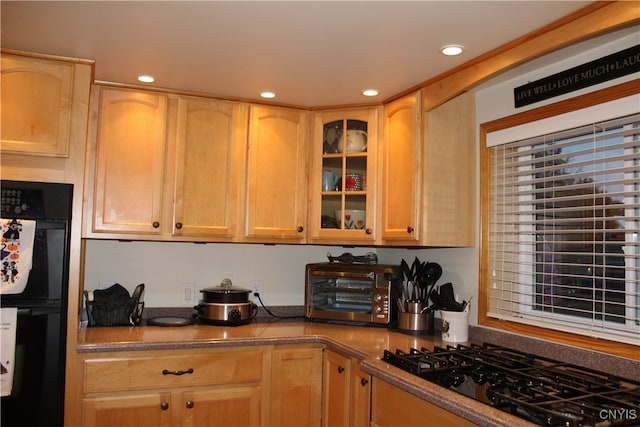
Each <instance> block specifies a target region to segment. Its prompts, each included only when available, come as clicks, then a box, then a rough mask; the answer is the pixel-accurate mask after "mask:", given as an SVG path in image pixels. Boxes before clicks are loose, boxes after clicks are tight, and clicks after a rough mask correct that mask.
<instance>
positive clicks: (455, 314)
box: [440, 310, 469, 343]
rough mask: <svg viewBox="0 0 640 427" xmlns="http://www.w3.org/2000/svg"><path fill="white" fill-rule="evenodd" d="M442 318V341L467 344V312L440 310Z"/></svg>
mask: <svg viewBox="0 0 640 427" xmlns="http://www.w3.org/2000/svg"><path fill="white" fill-rule="evenodd" d="M440 316H441V317H442V326H441V332H442V341H447V342H454V343H459V342H467V341H469V312H468V311H446V310H440Z"/></svg>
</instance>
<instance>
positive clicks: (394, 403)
mask: <svg viewBox="0 0 640 427" xmlns="http://www.w3.org/2000/svg"><path fill="white" fill-rule="evenodd" d="M371 425H372V426H379V427H395V426H424V425H429V426H442V427H471V426H475V425H476V424H474V423H472V422H470V421H467V420H466V419H464V418H462V417H460V416H458V415H456V414H454V413H452V412H449V411H447V410H445V409H442V408H440V407H439V406H436V405H434V404H433V403H431V402H427V401H426V400H422V399H420V398H419V397H417V396H414V395H413V394H411V393H409V392H406V391H404V390H401V389H399V388H398V387H395V386H392V385H391V384H389V383H387V382H384V381H382V380H378V379H377V378H374V379H373V385H372V398H371Z"/></svg>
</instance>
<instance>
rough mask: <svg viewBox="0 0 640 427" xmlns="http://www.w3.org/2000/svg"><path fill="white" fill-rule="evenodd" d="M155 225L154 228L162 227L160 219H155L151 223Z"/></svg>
mask: <svg viewBox="0 0 640 427" xmlns="http://www.w3.org/2000/svg"><path fill="white" fill-rule="evenodd" d="M151 225H152V226H153V228H160V223H159V222H158V221H153V224H151Z"/></svg>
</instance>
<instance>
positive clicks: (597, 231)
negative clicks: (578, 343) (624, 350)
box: [484, 96, 640, 345]
mask: <svg viewBox="0 0 640 427" xmlns="http://www.w3.org/2000/svg"><path fill="white" fill-rule="evenodd" d="M638 99H639V98H638V97H637V96H635V97H632V99H631V102H632V103H634V102H635V104H636V105H640V101H639V100H638ZM626 101H629V100H628V99H627V100H626ZM628 105H630V104H628V102H627V103H626V104H625V103H624V102H622V104H620V103H617V104H616V103H608V104H601V105H598V106H595V108H591V109H590V112H586V111H574V112H573V113H575V114H572V115H571V116H570V117H569V116H563V117H561V118H560V117H557V116H556V117H551V118H549V119H545V120H542V121H539V122H537V123H534V126H530V125H531V123H530V124H528V125H527V126H525V127H522V128H520V129H517V127H515V128H512V129H509V132H504V133H503V134H502V135H498V134H496V138H493V139H492V138H491V135H490V134H488V135H487V145H489V147H487V148H486V150H487V151H486V152H485V153H484V155H485V156H486V157H487V159H488V162H489V163H488V164H489V165H490V167H489V170H488V171H487V172H486V176H487V179H486V181H485V182H484V185H485V186H486V188H487V189H488V192H487V193H486V194H487V195H488V198H487V203H486V206H485V209H488V211H489V212H488V215H487V222H486V225H487V227H488V231H487V233H486V234H485V236H486V237H485V239H486V241H485V242H484V243H485V245H484V246H485V247H486V248H487V254H486V258H487V262H486V263H485V265H486V267H487V268H486V271H487V273H486V274H487V277H486V278H485V285H484V288H485V292H486V294H487V302H486V315H487V316H488V317H490V318H496V319H503V320H510V321H514V322H519V323H525V324H529V325H535V326H541V327H544V328H552V329H555V330H563V331H566V332H571V333H575V334H579V335H586V336H589V337H595V338H606V339H609V340H615V341H620V342H626V343H629V344H635V345H639V344H640V338H639V337H640V241H639V235H640V114H639V113H638V112H636V111H633V109H629V108H627V107H628ZM631 105H633V104H631ZM635 109H636V110H637V109H638V107H635ZM592 113H593V114H595V115H596V116H604V117H607V119H606V120H602V121H594V122H591V123H588V124H586V123H585V120H586V119H588V118H591V116H592ZM629 113H633V114H629ZM618 115H619V116H618ZM611 116H615V117H611ZM576 122H581V123H580V126H572V125H574V124H576ZM567 123H568V124H569V125H570V127H571V128H570V129H563V127H569V126H567ZM545 128H546V129H547V130H548V131H547V132H546V133H545V134H544V135H536V136H533V135H529V134H535V132H536V130H538V129H545ZM518 133H520V134H521V135H526V136H527V137H525V138H522V139H518V140H513V141H508V140H507V141H505V137H504V135H510V136H509V137H507V138H506V139H509V138H513V135H517V134H518ZM495 141H498V142H495Z"/></svg>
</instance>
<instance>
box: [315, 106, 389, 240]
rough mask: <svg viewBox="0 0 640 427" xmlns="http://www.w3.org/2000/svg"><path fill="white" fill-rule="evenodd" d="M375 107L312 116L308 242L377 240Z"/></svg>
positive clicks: (322, 112) (377, 121)
mask: <svg viewBox="0 0 640 427" xmlns="http://www.w3.org/2000/svg"><path fill="white" fill-rule="evenodd" d="M379 110H380V109H379V108H376V107H372V108H364V109H345V110H331V111H321V112H316V113H314V114H313V128H312V146H311V169H310V177H309V185H310V188H309V194H310V203H309V209H310V211H309V241H310V242H313V243H337V244H372V243H374V242H375V239H376V237H377V234H376V219H377V215H376V191H377V187H378V180H377V169H376V168H377V163H376V161H377V153H378V131H379V129H378V127H379V120H378V115H379Z"/></svg>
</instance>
